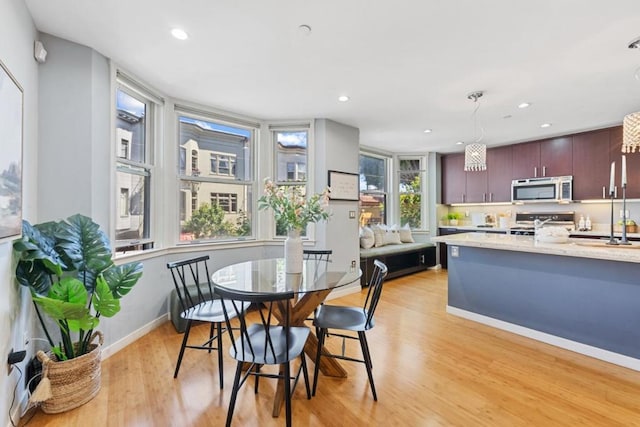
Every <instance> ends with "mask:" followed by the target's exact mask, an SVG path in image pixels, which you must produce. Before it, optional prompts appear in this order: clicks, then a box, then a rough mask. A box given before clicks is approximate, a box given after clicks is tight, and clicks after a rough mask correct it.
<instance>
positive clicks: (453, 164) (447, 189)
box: [441, 153, 466, 205]
mask: <svg viewBox="0 0 640 427" xmlns="http://www.w3.org/2000/svg"><path fill="white" fill-rule="evenodd" d="M441 167H442V203H444V204H447V205H449V204H451V203H464V202H465V193H466V174H465V172H464V153H456V154H448V155H446V156H442V159H441Z"/></svg>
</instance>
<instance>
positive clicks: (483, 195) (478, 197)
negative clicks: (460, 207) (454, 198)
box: [464, 170, 489, 203]
mask: <svg viewBox="0 0 640 427" xmlns="http://www.w3.org/2000/svg"><path fill="white" fill-rule="evenodd" d="M464 174H465V178H466V179H465V181H466V190H465V198H464V199H465V202H467V203H485V202H488V201H489V195H488V193H487V171H486V170H484V171H469V172H464Z"/></svg>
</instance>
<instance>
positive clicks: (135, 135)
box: [115, 88, 154, 251]
mask: <svg viewBox="0 0 640 427" xmlns="http://www.w3.org/2000/svg"><path fill="white" fill-rule="evenodd" d="M153 110H154V104H153V103H152V102H151V101H150V100H148V99H145V98H144V97H142V96H140V95H137V94H136V95H134V94H133V93H130V92H128V91H126V90H125V89H123V88H118V89H117V91H116V141H118V144H117V145H116V192H117V196H116V203H117V211H118V213H119V215H117V217H116V232H115V236H116V244H115V246H116V250H117V251H121V250H130V249H143V248H147V247H150V245H151V242H150V212H149V207H150V203H149V197H150V194H149V185H150V179H151V166H150V164H149V161H148V157H149V154H148V153H149V152H150V147H149V145H150V144H151V142H150V141H149V136H150V134H152V132H151V131H150V129H151V123H150V121H152V120H151V119H150V118H152V117H153Z"/></svg>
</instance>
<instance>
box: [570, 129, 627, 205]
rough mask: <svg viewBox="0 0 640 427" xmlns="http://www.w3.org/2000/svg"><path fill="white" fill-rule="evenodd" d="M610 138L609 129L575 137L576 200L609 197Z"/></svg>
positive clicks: (574, 190) (574, 187)
mask: <svg viewBox="0 0 640 427" xmlns="http://www.w3.org/2000/svg"><path fill="white" fill-rule="evenodd" d="M609 136H610V132H609V129H602V130H599V131H594V132H585V133H580V134H577V135H573V199H574V200H588V199H602V198H607V197H609V194H608V193H609V177H610V175H609V173H610V170H611V169H610V168H611V166H610V165H611V162H610V161H609V151H610V150H611V148H610V143H609ZM627 160H628V159H627ZM617 163H620V162H617Z"/></svg>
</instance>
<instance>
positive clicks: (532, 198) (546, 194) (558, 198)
mask: <svg viewBox="0 0 640 427" xmlns="http://www.w3.org/2000/svg"><path fill="white" fill-rule="evenodd" d="M572 198H573V177H572V176H554V177H544V178H526V179H514V180H513V181H511V201H512V202H514V203H524V202H563V203H568V202H571V201H572Z"/></svg>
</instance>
